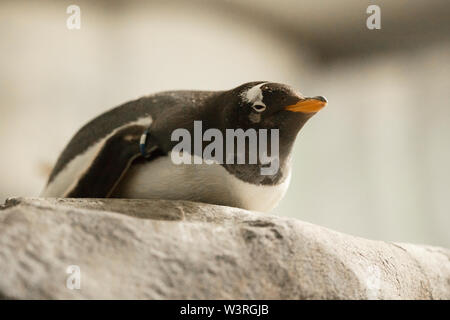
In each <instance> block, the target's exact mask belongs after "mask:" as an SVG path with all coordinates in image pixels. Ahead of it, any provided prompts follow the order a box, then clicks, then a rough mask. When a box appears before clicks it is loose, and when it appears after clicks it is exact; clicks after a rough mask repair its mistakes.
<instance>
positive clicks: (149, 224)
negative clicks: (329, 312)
mask: <svg viewBox="0 0 450 320" xmlns="http://www.w3.org/2000/svg"><path fill="white" fill-rule="evenodd" d="M449 258H450V251H449V250H448V249H444V248H438V247H431V246H419V245H412V244H399V243H387V242H383V241H372V240H366V239H362V238H358V237H353V236H349V235H345V234H342V233H339V232H335V231H332V230H329V229H326V228H323V227H319V226H315V225H312V224H309V223H305V222H302V221H299V220H295V219H288V218H283V217H278V216H272V215H266V214H261V213H257V212H248V211H245V210H241V209H237V208H230V207H223V206H216V205H210V204H203V203H193V202H186V201H165V200H121V199H89V200H88V199H39V198H18V199H11V200H8V201H7V202H6V204H5V205H4V206H3V208H2V210H1V211H0V275H1V276H0V297H2V298H17V299H93V298H96V299H100V298H104V299H110V298H119V299H129V298H136V299H450V261H449ZM70 265H76V266H79V268H80V275H81V277H80V279H81V287H80V289H69V288H67V286H66V283H67V281H68V278H69V277H71V275H70V274H68V273H67V268H68V266H70Z"/></svg>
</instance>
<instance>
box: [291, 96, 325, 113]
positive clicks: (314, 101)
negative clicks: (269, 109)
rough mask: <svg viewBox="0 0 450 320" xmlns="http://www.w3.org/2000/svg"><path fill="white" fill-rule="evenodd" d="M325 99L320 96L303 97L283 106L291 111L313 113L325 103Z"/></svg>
mask: <svg viewBox="0 0 450 320" xmlns="http://www.w3.org/2000/svg"><path fill="white" fill-rule="evenodd" d="M327 102H328V101H327V99H325V97H322V96H318V97H311V98H305V99H302V100H300V101H299V102H297V103H296V104H292V105H290V106H287V107H285V108H284V110H287V111H293V112H303V113H314V112H317V111H319V110H320V109H322V108H323V107H325V106H326V105H327Z"/></svg>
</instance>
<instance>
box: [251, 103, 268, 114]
mask: <svg viewBox="0 0 450 320" xmlns="http://www.w3.org/2000/svg"><path fill="white" fill-rule="evenodd" d="M252 108H253V110H255V111H256V112H263V111H264V110H266V106H265V105H263V104H259V103H257V104H254V105H252Z"/></svg>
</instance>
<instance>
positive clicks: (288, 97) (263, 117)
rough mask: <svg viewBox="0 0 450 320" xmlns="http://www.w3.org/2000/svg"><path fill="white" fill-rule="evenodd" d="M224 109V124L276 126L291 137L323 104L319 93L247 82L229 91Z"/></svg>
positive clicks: (233, 125) (270, 127) (282, 85)
mask: <svg viewBox="0 0 450 320" xmlns="http://www.w3.org/2000/svg"><path fill="white" fill-rule="evenodd" d="M229 93H230V95H229V96H228V99H227V101H229V105H228V106H227V107H226V108H225V112H226V113H227V114H228V115H230V116H228V117H227V116H226V117H225V118H226V119H227V122H228V123H227V125H228V127H239V128H243V129H245V128H255V129H280V133H281V134H283V133H285V134H286V135H290V136H293V137H294V138H295V136H296V134H297V133H298V131H299V130H300V129H301V128H302V127H303V125H304V124H305V123H306V121H308V119H310V118H311V117H312V116H313V115H315V114H316V113H317V112H318V111H319V110H320V109H322V108H323V107H324V106H325V105H326V104H327V100H326V99H325V98H324V97H322V96H315V97H306V96H304V95H302V94H301V93H300V92H298V91H296V90H295V89H293V88H292V87H290V86H288V85H285V84H280V83H273V82H263V81H258V82H250V83H246V84H243V85H241V86H239V87H237V88H235V89H233V90H231V91H230V92H229Z"/></svg>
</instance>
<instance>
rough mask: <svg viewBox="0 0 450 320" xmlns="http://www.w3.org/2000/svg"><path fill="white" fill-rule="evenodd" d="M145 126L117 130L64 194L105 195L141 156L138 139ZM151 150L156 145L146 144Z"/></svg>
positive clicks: (98, 196) (81, 196)
mask: <svg viewBox="0 0 450 320" xmlns="http://www.w3.org/2000/svg"><path fill="white" fill-rule="evenodd" d="M145 130H146V127H144V126H140V125H134V126H129V127H126V128H124V129H121V130H119V131H118V132H117V133H115V134H114V135H113V136H111V137H110V138H109V139H108V140H106V141H105V143H104V144H103V146H102V147H101V149H100V151H99V152H98V154H97V156H96V157H95V158H94V160H93V162H92V163H91V164H90V165H89V167H88V168H87V169H86V171H85V172H84V173H83V174H82V175H81V176H80V178H79V179H78V181H77V182H76V183H75V184H74V186H73V187H72V188H71V190H69V191H68V192H67V193H66V195H65V197H71V198H107V197H109V196H110V195H111V194H112V192H113V191H114V189H115V188H116V186H117V185H118V183H119V182H120V180H121V179H122V178H123V176H124V175H125V173H126V172H127V170H128V168H129V167H130V165H131V164H132V162H133V161H134V160H135V159H137V158H139V157H142V158H143V155H142V152H141V149H140V144H139V142H140V139H141V136H142V134H143V132H145ZM145 148H146V150H148V149H150V150H151V151H152V152H153V151H155V150H156V149H157V147H156V145H154V146H152V145H151V143H149V142H147V143H146V144H145Z"/></svg>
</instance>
